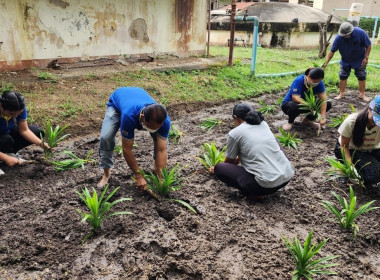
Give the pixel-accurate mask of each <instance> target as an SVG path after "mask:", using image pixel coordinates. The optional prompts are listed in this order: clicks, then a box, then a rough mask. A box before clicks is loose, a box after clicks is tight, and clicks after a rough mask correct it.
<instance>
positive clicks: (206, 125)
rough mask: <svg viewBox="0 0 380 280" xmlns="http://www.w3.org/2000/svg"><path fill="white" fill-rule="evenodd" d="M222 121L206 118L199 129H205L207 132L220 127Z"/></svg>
mask: <svg viewBox="0 0 380 280" xmlns="http://www.w3.org/2000/svg"><path fill="white" fill-rule="evenodd" d="M221 123H222V121H220V120H217V119H214V118H208V119H206V120H205V121H204V122H203V123H202V124H201V125H200V126H199V127H200V128H202V129H205V130H206V129H207V131H209V130H211V129H213V128H214V127H216V126H218V125H220V124H221Z"/></svg>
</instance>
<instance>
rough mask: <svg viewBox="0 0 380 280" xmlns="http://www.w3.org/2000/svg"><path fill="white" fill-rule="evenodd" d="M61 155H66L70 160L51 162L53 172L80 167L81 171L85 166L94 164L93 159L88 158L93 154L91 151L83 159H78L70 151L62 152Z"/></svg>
mask: <svg viewBox="0 0 380 280" xmlns="http://www.w3.org/2000/svg"><path fill="white" fill-rule="evenodd" d="M63 153H64V154H66V155H67V156H68V157H69V158H70V159H65V160H61V161H53V162H52V164H53V165H54V166H55V170H57V171H63V170H69V169H74V168H79V167H82V169H84V165H85V164H88V163H92V164H94V163H95V162H96V161H95V160H94V159H91V158H90V156H91V155H92V154H93V153H94V151H92V150H91V151H89V152H88V153H87V155H86V158H84V159H82V158H79V157H78V156H76V155H75V154H74V153H73V152H72V151H64V152H63Z"/></svg>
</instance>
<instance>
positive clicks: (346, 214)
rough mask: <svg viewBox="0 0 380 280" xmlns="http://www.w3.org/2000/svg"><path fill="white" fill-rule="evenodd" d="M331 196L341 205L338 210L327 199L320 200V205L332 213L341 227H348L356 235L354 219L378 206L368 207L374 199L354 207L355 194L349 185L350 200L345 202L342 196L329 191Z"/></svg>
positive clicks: (357, 230)
mask: <svg viewBox="0 0 380 280" xmlns="http://www.w3.org/2000/svg"><path fill="white" fill-rule="evenodd" d="M331 193H332V194H333V196H335V198H336V199H337V200H338V201H339V204H340V206H341V207H342V209H341V210H339V209H338V208H337V207H335V205H334V204H333V203H332V202H330V201H328V200H322V203H321V205H322V206H323V207H324V208H326V209H327V210H328V211H329V212H331V213H333V214H334V215H335V217H336V218H337V219H338V222H339V225H340V227H341V228H344V229H348V230H350V231H352V233H353V234H354V235H355V236H356V234H357V233H358V232H359V227H358V225H357V224H356V223H355V222H354V220H355V219H356V218H357V217H359V216H360V215H362V214H364V213H366V212H369V211H372V210H375V209H378V208H380V207H370V206H371V205H372V203H374V202H375V200H372V201H370V202H367V203H366V204H364V205H362V206H360V207H359V208H358V209H356V196H355V195H354V191H353V189H352V187H351V186H350V200H349V201H348V202H347V200H346V199H345V198H342V197H341V196H339V195H338V194H337V193H335V192H331Z"/></svg>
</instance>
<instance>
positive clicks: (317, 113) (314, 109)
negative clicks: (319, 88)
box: [300, 88, 325, 120]
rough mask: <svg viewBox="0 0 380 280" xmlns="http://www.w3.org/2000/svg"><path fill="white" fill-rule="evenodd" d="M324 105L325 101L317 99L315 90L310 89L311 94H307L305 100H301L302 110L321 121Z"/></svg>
mask: <svg viewBox="0 0 380 280" xmlns="http://www.w3.org/2000/svg"><path fill="white" fill-rule="evenodd" d="M323 103H325V101H323V100H322V99H319V98H317V97H315V95H314V92H313V88H310V92H309V93H307V92H306V93H305V99H302V100H301V104H300V109H301V110H303V111H305V114H307V115H309V114H311V115H313V116H314V117H315V118H316V120H319V119H320V118H321V106H322V104H323Z"/></svg>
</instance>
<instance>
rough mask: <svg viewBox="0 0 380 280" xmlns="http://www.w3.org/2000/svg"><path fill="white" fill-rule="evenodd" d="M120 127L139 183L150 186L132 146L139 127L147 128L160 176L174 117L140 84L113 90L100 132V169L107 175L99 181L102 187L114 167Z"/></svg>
mask: <svg viewBox="0 0 380 280" xmlns="http://www.w3.org/2000/svg"><path fill="white" fill-rule="evenodd" d="M119 128H120V133H121V136H122V137H121V139H122V142H121V143H122V147H123V156H124V158H125V161H126V162H127V164H128V166H129V167H130V168H131V169H132V172H133V174H134V176H135V179H136V185H137V186H138V187H139V188H140V189H142V190H146V187H147V182H146V181H145V179H144V177H143V176H142V175H141V174H140V173H139V172H138V171H139V169H140V168H139V165H138V163H137V160H136V158H135V156H134V154H133V151H132V147H133V142H134V136H135V129H137V130H142V129H144V130H146V131H148V132H149V133H150V135H151V137H152V138H153V144H154V153H153V159H154V160H155V164H154V169H155V172H156V174H157V175H158V176H161V170H162V169H163V168H164V167H165V166H166V162H167V150H166V147H167V138H168V135H169V130H170V119H169V116H168V113H167V111H166V109H165V107H164V106H162V105H160V104H157V102H156V101H155V100H154V99H153V98H152V97H150V96H149V94H148V93H147V92H146V91H145V90H143V89H141V88H137V87H122V88H119V89H117V90H116V91H114V92H113V93H112V95H111V96H110V98H109V100H108V104H107V111H106V115H105V117H104V120H103V125H102V130H101V133H100V146H99V156H100V164H99V167H100V169H103V177H102V179H101V180H100V182H99V183H98V186H99V187H103V186H105V185H106V184H108V180H109V178H110V176H111V168H112V167H113V150H114V147H115V136H116V133H117V131H118V129H119Z"/></svg>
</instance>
